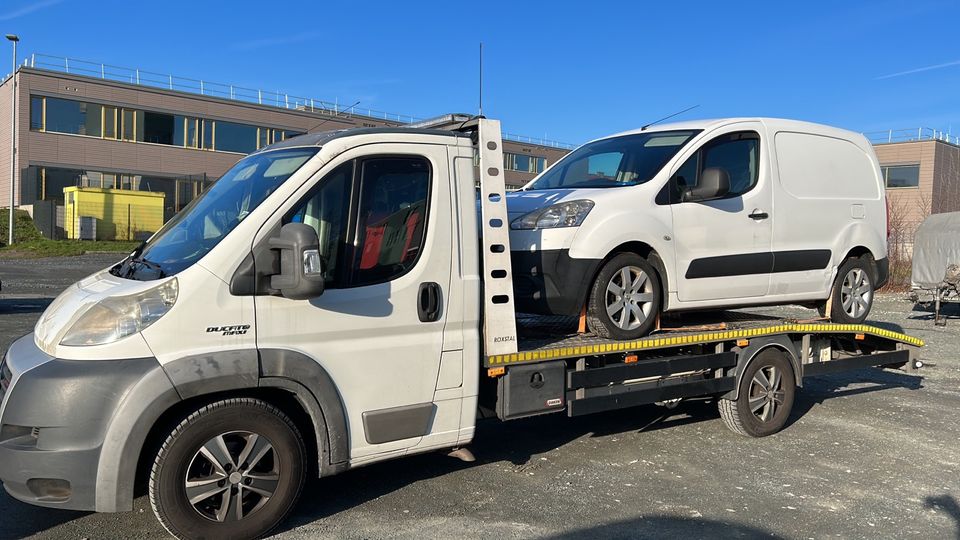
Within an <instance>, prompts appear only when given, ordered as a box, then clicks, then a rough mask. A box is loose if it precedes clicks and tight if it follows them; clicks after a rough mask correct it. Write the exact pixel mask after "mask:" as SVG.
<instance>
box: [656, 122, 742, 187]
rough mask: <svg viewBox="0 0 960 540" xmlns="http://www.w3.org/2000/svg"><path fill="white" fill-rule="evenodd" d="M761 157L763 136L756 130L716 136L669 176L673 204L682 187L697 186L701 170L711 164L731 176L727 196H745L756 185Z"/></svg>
mask: <svg viewBox="0 0 960 540" xmlns="http://www.w3.org/2000/svg"><path fill="white" fill-rule="evenodd" d="M759 156H760V137H759V135H757V133H755V132H752V131H744V132H738V133H728V134H726V135H721V136H720V137H717V138H716V139H713V140H712V141H710V142H708V143H707V144H705V145H704V146H703V147H702V148H701V149H700V150H699V151H698V152H697V153H695V154H694V155H692V156H690V157H689V158H688V159H687V161H685V162H684V163H683V165H681V166H680V168H679V169H677V172H675V173H674V174H673V177H672V178H671V179H670V188H671V189H670V197H671V199H670V201H671V203H674V204H676V203H678V202H680V196H681V194H682V193H683V190H684V189H686V188H687V187H691V186H695V185H697V183H698V182H699V181H700V173H701V172H702V171H703V170H704V169H707V168H710V167H720V168H722V169H724V170H726V171H727V174H729V175H730V191H729V192H728V193H727V196H726V197H725V198H727V199H732V198H735V197H739V196H741V195H743V194H744V193H746V192H748V191H750V190H751V189H753V186H755V185H757V179H758V176H759V174H758V172H759V168H760V159H759ZM660 204H662V203H660Z"/></svg>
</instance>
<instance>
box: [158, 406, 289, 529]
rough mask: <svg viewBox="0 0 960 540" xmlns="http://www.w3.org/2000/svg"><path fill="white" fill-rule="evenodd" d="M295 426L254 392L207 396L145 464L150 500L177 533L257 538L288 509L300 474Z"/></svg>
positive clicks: (285, 514)
mask: <svg viewBox="0 0 960 540" xmlns="http://www.w3.org/2000/svg"><path fill="white" fill-rule="evenodd" d="M305 459H306V449H305V447H304V443H303V438H302V437H301V435H300V432H299V430H297V427H296V426H295V425H294V424H293V422H292V421H291V420H290V418H289V417H287V415H285V414H284V413H283V412H281V411H280V410H279V409H277V408H276V407H274V406H273V405H270V404H269V403H266V402H264V401H261V400H257V399H250V398H237V399H226V400H222V401H217V402H215V403H211V404H209V405H207V406H205V407H202V408H200V409H198V410H197V411H195V412H193V413H192V414H190V415H189V416H187V417H186V418H185V419H184V420H183V421H182V422H180V424H179V425H178V426H177V427H176V428H174V430H173V431H172V432H171V433H170V434H169V436H168V437H167V439H166V441H165V442H164V443H163V446H162V447H161V449H160V452H159V453H158V454H157V458H156V460H155V461H154V463H153V468H152V469H151V472H150V493H149V494H150V504H151V506H152V507H153V511H154V513H155V514H156V516H157V519H159V520H160V523H161V524H163V526H164V528H166V529H167V531H168V532H169V533H170V534H172V535H173V536H176V537H177V538H231V539H240V538H259V537H261V536H263V535H264V534H266V533H267V532H269V531H270V530H271V529H273V528H274V527H276V526H277V525H278V524H279V523H280V522H281V521H282V520H283V519H284V518H285V517H286V516H287V514H289V513H290V510H291V509H292V508H293V505H294V504H295V503H296V501H297V499H298V498H299V496H300V491H301V489H302V488H303V484H304V479H305V476H306V467H305V463H306V461H305Z"/></svg>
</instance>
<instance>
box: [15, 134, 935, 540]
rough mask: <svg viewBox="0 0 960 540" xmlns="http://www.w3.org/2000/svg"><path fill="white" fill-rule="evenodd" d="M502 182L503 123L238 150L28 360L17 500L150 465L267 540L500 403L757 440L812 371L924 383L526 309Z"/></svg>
mask: <svg viewBox="0 0 960 540" xmlns="http://www.w3.org/2000/svg"><path fill="white" fill-rule="evenodd" d="M439 127H444V128H445V129H439ZM475 153H479V155H480V159H479V165H480V167H479V176H478V173H477V172H475V170H474V154H475ZM502 166H503V156H502V150H501V135H500V126H499V122H497V121H495V120H487V119H482V118H479V119H478V118H470V117H466V118H464V117H456V116H453V117H450V118H445V119H441V120H437V121H436V122H434V123H433V127H420V128H382V129H355V130H348V131H336V132H326V133H317V134H310V135H304V136H301V137H296V138H293V139H290V140H287V141H284V142H282V143H278V144H276V145H273V146H271V147H268V148H266V149H264V150H261V151H259V152H257V153H254V154H252V155H250V156H247V157H245V158H243V159H241V160H240V161H239V162H238V163H237V164H236V165H235V166H234V167H233V168H232V169H231V170H230V171H229V172H227V173H226V174H225V175H224V176H223V177H221V178H220V180H219V181H217V182H216V183H215V184H214V185H213V186H211V187H210V188H209V189H208V190H207V192H206V193H204V194H203V195H202V196H201V197H200V198H199V199H197V200H196V201H195V202H194V203H193V204H192V205H191V206H190V207H189V208H188V209H187V210H185V211H184V212H182V213H180V214H178V215H177V216H176V217H174V219H172V220H171V221H170V222H169V223H167V224H166V225H165V226H164V227H163V229H162V230H161V231H159V232H158V233H157V234H156V235H154V236H153V237H152V238H151V239H150V240H149V241H147V242H146V243H145V245H144V246H142V247H141V248H139V249H137V250H136V251H134V252H133V253H131V254H130V255H129V256H128V257H127V258H126V259H124V260H123V261H122V262H121V263H119V264H117V265H115V266H113V267H111V268H107V269H104V270H103V271H101V272H97V273H96V274H94V275H92V276H90V277H88V278H86V279H83V280H81V281H80V282H78V283H76V284H74V285H72V286H70V287H69V288H68V289H67V290H65V291H64V292H63V293H62V294H61V295H60V296H59V297H57V298H56V300H54V302H53V303H52V304H51V305H50V306H49V307H48V309H47V310H46V311H45V312H44V313H43V315H42V316H41V317H40V319H39V321H38V322H37V324H36V327H35V329H34V332H33V333H32V334H30V335H28V336H24V337H23V338H21V339H19V340H17V341H15V342H14V343H13V344H12V345H11V346H10V348H9V350H8V351H7V353H6V354H5V356H4V358H3V361H2V363H0V480H2V482H3V486H4V488H5V489H6V491H7V492H8V493H10V494H11V495H12V496H13V497H14V498H16V499H19V500H21V501H24V502H27V503H30V504H36V505H40V506H47V507H51V508H63V509H75V510H95V511H100V512H117V511H124V510H130V509H131V508H132V503H133V496H134V482H135V479H136V478H137V473H138V471H139V472H149V479H150V480H149V499H150V503H151V506H152V507H153V510H154V512H155V514H156V516H157V518H158V519H159V521H160V522H161V523H162V524H163V526H164V527H165V528H166V529H167V530H168V531H169V532H170V533H171V534H173V535H175V536H177V537H179V538H233V539H238V538H255V537H259V536H261V535H263V534H266V533H267V532H269V531H270V530H271V529H272V528H274V527H275V526H276V525H277V524H279V523H280V522H281V521H282V520H283V519H284V518H285V517H286V516H287V514H288V513H289V512H290V510H291V509H292V508H293V506H294V504H295V503H296V501H297V499H298V497H299V495H300V492H301V489H302V487H303V485H304V482H305V481H306V478H307V476H308V475H310V474H316V475H319V476H321V477H322V476H328V475H332V474H336V473H339V472H342V471H345V470H347V469H350V468H353V467H357V466H361V465H365V464H369V463H373V462H377V461H382V460H386V459H392V458H396V457H401V456H405V455H409V454H413V453H419V452H427V451H434V450H450V449H459V451H458V452H455V453H454V454H455V455H458V456H460V457H462V458H468V457H469V452H468V450H466V449H465V448H464V447H465V446H466V445H468V444H469V443H470V442H471V440H472V439H473V437H474V429H475V425H476V419H477V416H478V410H479V409H480V408H484V409H488V410H491V411H495V412H496V415H497V417H499V418H500V419H502V420H509V419H514V418H521V417H527V416H532V415H539V414H547V413H559V412H566V413H567V414H568V415H570V416H578V415H585V414H590V413H595V412H599V411H610V410H616V409H621V408H624V407H630V406H635V405H641V404H646V403H656V402H670V401H674V400H678V399H682V398H686V397H697V396H713V397H714V398H716V399H717V402H718V404H719V405H718V406H719V409H720V413H721V416H722V417H723V419H724V422H725V423H726V424H727V425H728V427H730V429H731V430H733V431H734V432H736V433H740V434H743V435H749V436H754V437H759V436H764V435H769V434H771V433H774V432H776V431H777V430H779V429H780V428H782V427H783V425H784V423H785V422H786V420H787V417H788V415H789V414H790V409H791V406H792V404H793V396H794V392H795V391H796V388H797V387H799V386H802V384H803V378H804V376H807V375H811V374H821V373H829V372H832V371H837V370H840V369H848V368H854V367H866V366H904V367H907V368H908V369H913V368H916V367H919V360H918V351H919V347H920V346H922V342H921V341H920V340H918V339H916V338H913V337H910V336H906V335H903V334H900V333H897V332H894V331H891V330H888V329H881V328H876V327H872V326H868V325H862V324H849V325H838V324H830V323H826V322H819V321H813V322H811V321H807V322H804V321H786V320H782V319H771V318H769V317H767V318H764V317H749V316H743V315H741V316H737V317H732V316H731V317H726V318H725V320H723V321H719V320H718V321H714V323H715V324H713V325H711V326H702V325H698V326H697V327H696V328H690V329H687V330H684V329H683V328H682V327H681V328H679V329H678V330H674V331H672V332H668V331H662V332H658V333H656V334H654V335H652V336H650V337H647V338H644V339H640V340H634V341H616V340H609V339H602V338H600V337H598V336H591V335H587V334H581V333H578V332H577V330H576V319H572V320H569V321H566V322H564V321H557V320H556V319H555V318H554V319H550V320H547V321H544V320H540V319H536V318H534V319H532V320H531V319H529V318H526V317H521V318H518V317H517V316H516V315H515V313H514V304H513V300H514V299H513V281H512V278H511V268H510V238H509V234H508V232H507V231H508V222H507V208H506V204H505V197H504V194H505V190H504V183H503V175H502ZM478 180H479V186H480V190H481V204H480V206H481V216H480V222H479V223H478V221H477V220H478V216H477V211H476V195H475V184H476V183H477V181H478ZM478 230H479V231H481V235H480V237H479V238H478V235H477V231H478ZM548 323H549V324H548ZM569 323H572V326H571V325H570V324H569ZM518 330H519V331H518ZM334 496H335V495H334Z"/></svg>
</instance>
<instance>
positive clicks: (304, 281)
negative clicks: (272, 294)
mask: <svg viewBox="0 0 960 540" xmlns="http://www.w3.org/2000/svg"><path fill="white" fill-rule="evenodd" d="M269 244H270V249H275V250H277V251H279V252H280V273H279V274H274V275H273V276H270V287H271V288H273V289H276V290H279V291H280V294H282V295H283V296H284V297H285V298H289V299H291V300H307V299H310V298H316V297H317V296H320V295H321V294H323V286H324V281H323V258H322V257H321V256H320V238H319V237H318V236H317V231H316V230H314V228H313V227H311V226H309V225H304V224H303V223H287V224H286V225H284V226H283V227H281V228H280V234H278V235H277V236H275V237H273V238H271V239H270V242H269Z"/></svg>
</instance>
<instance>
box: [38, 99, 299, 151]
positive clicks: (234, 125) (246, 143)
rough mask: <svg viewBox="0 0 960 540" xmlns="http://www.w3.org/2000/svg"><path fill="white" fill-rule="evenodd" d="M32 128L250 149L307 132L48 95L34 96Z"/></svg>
mask: <svg viewBox="0 0 960 540" xmlns="http://www.w3.org/2000/svg"><path fill="white" fill-rule="evenodd" d="M30 129H32V130H34V131H48V132H52V133H68V134H71V135H85V136H88V137H99V138H104V139H119V140H123V141H129V142H147V143H152V144H164V145H170V146H180V147H185V148H202V149H204V150H218V151H222V152H239V153H244V154H248V153H250V152H253V151H255V150H257V149H258V148H263V147H264V146H267V145H270V144H273V143H274V142H279V141H283V140H286V139H289V138H291V137H296V136H297V135H303V133H302V132H299V131H292V130H285V129H277V128H267V127H258V126H255V125H250V124H242V123H238V122H226V121H214V120H209V119H203V118H195V117H190V116H182V115H174V114H166V113H160V112H153V111H141V110H137V109H128V108H118V107H114V106H112V105H102V104H99V103H87V102H84V101H74V100H70V99H61V98H53V97H46V96H31V97H30Z"/></svg>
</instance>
